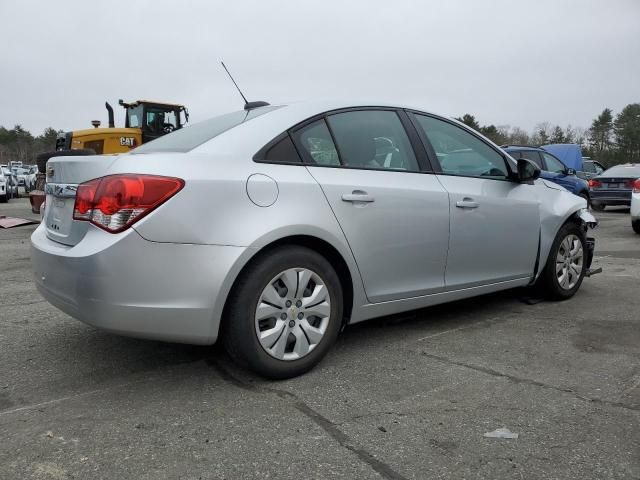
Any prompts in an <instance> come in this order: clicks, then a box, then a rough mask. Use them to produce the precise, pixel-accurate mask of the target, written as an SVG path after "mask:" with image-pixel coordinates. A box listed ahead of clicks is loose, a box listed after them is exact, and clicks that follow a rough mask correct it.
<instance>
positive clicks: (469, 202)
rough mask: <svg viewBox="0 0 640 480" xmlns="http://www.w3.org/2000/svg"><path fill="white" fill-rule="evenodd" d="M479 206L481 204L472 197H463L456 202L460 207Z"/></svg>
mask: <svg viewBox="0 0 640 480" xmlns="http://www.w3.org/2000/svg"><path fill="white" fill-rule="evenodd" d="M479 206H480V204H479V203H478V202H476V201H475V200H473V199H472V198H463V199H462V200H459V201H457V202H456V207H458V208H478V207H479Z"/></svg>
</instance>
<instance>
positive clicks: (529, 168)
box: [518, 158, 540, 183]
mask: <svg viewBox="0 0 640 480" xmlns="http://www.w3.org/2000/svg"><path fill="white" fill-rule="evenodd" d="M539 176H540V168H539V167H538V165H536V164H535V163H533V162H532V161H531V160H527V159H526V158H520V159H518V181H519V182H522V183H525V182H533V181H534V180H535V179H536V178H538V177H539Z"/></svg>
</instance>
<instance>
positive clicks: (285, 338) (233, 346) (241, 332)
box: [222, 246, 343, 379]
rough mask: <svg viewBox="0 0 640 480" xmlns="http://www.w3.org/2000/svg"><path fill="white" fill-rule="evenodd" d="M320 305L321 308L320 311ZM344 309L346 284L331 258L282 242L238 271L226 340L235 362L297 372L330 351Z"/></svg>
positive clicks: (281, 374) (259, 369) (278, 374)
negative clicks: (343, 283) (340, 278)
mask: <svg viewBox="0 0 640 480" xmlns="http://www.w3.org/2000/svg"><path fill="white" fill-rule="evenodd" d="M301 282H304V283H301ZM294 283H295V285H296V286H295V287H291V288H289V287H288V286H287V285H293V284H294ZM323 288H324V290H323ZM299 289H303V290H302V291H300V292H299V293H298V290H299ZM294 290H295V292H294ZM321 292H322V293H321ZM316 294H317V295H316ZM317 299H320V300H321V301H320V303H315V302H316V300H317ZM258 307H260V309H258ZM316 310H318V312H320V310H322V313H318V316H316V315H315V311H316ZM342 312H343V297H342V287H341V284H340V280H339V278H338V275H337V274H336V272H335V270H334V269H333V267H332V266H331V264H330V263H329V262H328V261H327V260H326V259H325V258H324V257H323V256H321V255H319V254H318V253H317V252H315V251H314V250H311V249H309V248H306V247H301V246H283V247H279V248H276V249H273V250H270V251H269V252H268V253H266V254H264V255H262V256H261V257H258V258H257V259H255V260H254V261H253V262H252V263H251V264H250V265H249V266H248V267H247V268H246V269H245V270H244V271H243V272H242V273H241V275H240V277H238V280H237V281H236V284H235V286H234V288H233V291H232V292H231V294H230V297H229V300H228V304H227V307H226V308H225V316H224V319H223V325H222V341H223V344H224V346H225V349H226V350H227V352H228V353H229V355H230V356H231V358H232V359H233V360H234V361H235V362H236V363H238V364H240V365H242V366H244V367H247V368H249V369H250V370H253V371H254V372H256V373H258V374H260V375H262V376H264V377H267V378H272V379H283V378H290V377H295V376H297V375H301V374H303V373H305V372H307V371H308V370H310V369H311V368H313V367H314V366H315V365H316V364H318V363H319V362H320V360H321V359H322V358H323V357H324V356H325V355H326V353H327V352H328V351H329V349H330V348H331V346H332V345H333V344H334V342H335V340H336V338H337V336H338V333H339V331H340V328H341V326H342ZM269 332H273V333H269ZM298 342H300V343H298ZM279 346H280V347H281V349H280V350H279V349H278V347H279Z"/></svg>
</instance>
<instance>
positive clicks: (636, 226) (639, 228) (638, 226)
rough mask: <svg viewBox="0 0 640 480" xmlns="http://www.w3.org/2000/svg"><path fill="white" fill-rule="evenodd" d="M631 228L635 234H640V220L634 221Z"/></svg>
mask: <svg viewBox="0 0 640 480" xmlns="http://www.w3.org/2000/svg"><path fill="white" fill-rule="evenodd" d="M631 228H633V231H634V232H636V233H637V234H640V220H632V221H631Z"/></svg>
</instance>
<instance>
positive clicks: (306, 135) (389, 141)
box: [292, 109, 449, 302]
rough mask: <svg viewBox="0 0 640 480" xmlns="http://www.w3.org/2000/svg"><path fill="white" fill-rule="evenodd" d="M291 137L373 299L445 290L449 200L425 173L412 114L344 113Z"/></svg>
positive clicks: (432, 178) (317, 123)
mask: <svg viewBox="0 0 640 480" xmlns="http://www.w3.org/2000/svg"><path fill="white" fill-rule="evenodd" d="M405 127H409V129H410V130H409V132H407V130H406V129H405ZM292 134H293V137H294V140H295V142H296V144H297V146H298V149H299V150H300V152H301V153H302V154H303V156H304V157H305V161H306V162H307V163H308V167H307V168H308V170H309V172H310V173H311V174H312V175H313V177H314V178H315V179H316V180H317V181H318V183H319V184H320V186H321V187H322V190H323V192H324V194H325V196H326V198H327V200H328V201H329V204H330V206H331V208H332V210H333V212H334V214H335V216H336V218H337V219H338V222H339V223H340V226H341V228H342V229H343V231H344V233H345V236H346V238H347V240H348V242H349V246H350V248H351V250H352V252H353V255H354V258H355V259H356V262H357V264H358V268H359V269H360V273H361V276H362V280H363V283H364V288H365V291H366V293H367V297H368V298H369V300H370V301H371V302H382V301H388V300H396V299H403V298H409V297H415V296H420V295H425V294H429V293H435V292H439V291H442V290H443V289H444V270H445V265H446V259H447V248H448V242H449V196H448V194H447V192H446V191H445V189H444V188H443V186H442V185H441V184H440V182H438V180H437V178H436V177H435V175H433V174H429V173H425V172H424V169H425V163H424V162H426V155H425V153H424V151H423V150H422V149H421V148H419V149H414V146H417V145H420V144H419V139H418V138H417V136H416V133H415V131H414V130H413V127H412V126H411V125H410V124H409V122H408V119H407V117H406V114H404V112H398V111H396V110H390V109H388V110H384V109H363V110H348V111H341V112H339V113H333V114H329V115H327V116H326V118H319V119H317V120H316V121H313V122H311V123H309V124H307V125H304V126H302V127H301V128H298V129H296V130H295V131H293V132H292ZM410 135H413V137H412V138H410ZM311 213H312V212H311Z"/></svg>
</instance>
